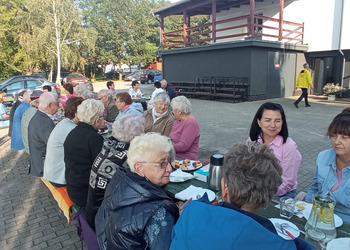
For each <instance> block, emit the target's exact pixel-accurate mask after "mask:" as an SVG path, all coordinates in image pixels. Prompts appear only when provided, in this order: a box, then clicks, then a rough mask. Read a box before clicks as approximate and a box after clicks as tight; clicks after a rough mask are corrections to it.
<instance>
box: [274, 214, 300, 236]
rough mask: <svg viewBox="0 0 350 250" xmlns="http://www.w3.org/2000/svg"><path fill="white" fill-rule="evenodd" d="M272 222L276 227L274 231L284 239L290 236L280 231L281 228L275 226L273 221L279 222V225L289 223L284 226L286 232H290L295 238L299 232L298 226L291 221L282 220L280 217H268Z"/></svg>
mask: <svg viewBox="0 0 350 250" xmlns="http://www.w3.org/2000/svg"><path fill="white" fill-rule="evenodd" d="M269 220H270V221H271V222H272V224H273V225H274V227H275V228H276V231H277V233H278V235H279V236H281V237H282V238H283V239H285V240H291V239H292V238H291V237H290V236H289V235H286V234H283V233H281V229H280V228H279V227H277V226H276V225H275V223H279V224H280V225H281V224H282V223H287V224H288V225H289V227H287V228H285V229H286V230H287V231H288V232H290V233H291V234H292V235H293V236H294V237H295V238H297V237H298V236H299V234H300V231H299V229H298V227H297V226H296V225H294V224H293V223H292V222H290V221H287V220H283V219H280V218H270V219H269Z"/></svg>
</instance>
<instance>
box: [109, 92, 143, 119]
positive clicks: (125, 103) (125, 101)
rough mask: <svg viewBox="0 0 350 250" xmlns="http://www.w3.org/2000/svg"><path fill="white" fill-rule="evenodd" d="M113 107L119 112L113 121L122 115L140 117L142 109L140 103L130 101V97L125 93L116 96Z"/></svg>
mask: <svg viewBox="0 0 350 250" xmlns="http://www.w3.org/2000/svg"><path fill="white" fill-rule="evenodd" d="M115 105H116V106H117V109H118V110H119V114H118V116H117V117H116V118H115V120H117V119H119V118H120V117H122V116H124V115H139V116H142V114H143V108H142V105H141V104H140V103H135V102H133V101H132V99H131V96H130V95H129V94H128V93H127V92H121V93H118V94H117V99H116V101H115Z"/></svg>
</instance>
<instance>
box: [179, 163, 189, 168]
mask: <svg viewBox="0 0 350 250" xmlns="http://www.w3.org/2000/svg"><path fill="white" fill-rule="evenodd" d="M180 169H181V170H187V169H188V168H187V166H185V165H184V164H182V163H180Z"/></svg>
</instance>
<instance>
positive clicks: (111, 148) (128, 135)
mask: <svg viewBox="0 0 350 250" xmlns="http://www.w3.org/2000/svg"><path fill="white" fill-rule="evenodd" d="M144 123H145V119H144V118H143V117H140V116H133V115H126V116H123V117H122V118H120V119H118V120H117V121H115V122H114V123H113V129H112V136H111V137H109V138H108V140H106V141H105V142H104V143H103V147H102V150H101V152H100V153H99V154H98V156H97V157H96V159H95V161H94V163H93V164H92V168H91V173H90V186H89V193H88V200H87V205H86V219H87V222H88V223H89V225H90V226H91V227H92V228H94V227H95V215H96V213H97V210H98V208H99V207H100V205H101V203H102V200H103V197H104V194H105V190H106V187H107V185H108V183H109V181H110V180H111V179H112V177H113V175H114V173H115V171H116V170H117V169H118V168H123V167H124V164H125V162H126V159H127V158H126V153H127V152H128V149H129V146H130V141H131V140H132V139H133V138H134V137H135V136H138V135H140V134H141V133H143V128H144V126H143V124H144ZM130 128H132V129H130Z"/></svg>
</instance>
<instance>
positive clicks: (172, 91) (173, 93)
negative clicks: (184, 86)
mask: <svg viewBox="0 0 350 250" xmlns="http://www.w3.org/2000/svg"><path fill="white" fill-rule="evenodd" d="M160 84H161V85H162V88H163V89H164V90H165V91H166V92H167V93H168V95H169V97H170V101H171V100H172V99H173V98H175V97H176V96H177V95H176V91H175V89H174V86H173V85H172V84H171V83H168V82H167V81H166V80H165V79H163V80H161V81H160Z"/></svg>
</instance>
